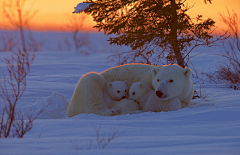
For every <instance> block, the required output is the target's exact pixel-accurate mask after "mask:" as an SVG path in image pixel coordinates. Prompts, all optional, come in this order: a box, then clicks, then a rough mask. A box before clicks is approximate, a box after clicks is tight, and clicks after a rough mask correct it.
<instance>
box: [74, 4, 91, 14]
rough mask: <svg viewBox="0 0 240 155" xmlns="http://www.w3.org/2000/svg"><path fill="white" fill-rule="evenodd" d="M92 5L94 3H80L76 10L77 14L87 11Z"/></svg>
mask: <svg viewBox="0 0 240 155" xmlns="http://www.w3.org/2000/svg"><path fill="white" fill-rule="evenodd" d="M90 4H92V3H79V4H78V5H77V6H76V9H75V11H74V12H75V13H80V12H82V11H84V10H85V9H87V8H88V7H89V5H90Z"/></svg>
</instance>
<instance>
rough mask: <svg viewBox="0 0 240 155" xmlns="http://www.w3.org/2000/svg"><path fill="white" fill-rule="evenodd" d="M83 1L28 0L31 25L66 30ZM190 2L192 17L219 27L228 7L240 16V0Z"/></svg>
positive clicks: (88, 24)
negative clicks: (206, 2)
mask: <svg viewBox="0 0 240 155" xmlns="http://www.w3.org/2000/svg"><path fill="white" fill-rule="evenodd" d="M80 2H82V0H27V2H26V9H28V8H32V10H38V13H37V14H36V16H35V17H34V18H33V19H32V20H31V21H30V23H29V27H30V29H31V30H34V31H64V30H67V27H66V25H67V23H68V21H69V19H70V18H71V16H73V14H72V11H73V10H74V7H75V6H76V5H77V4H78V3H80ZM187 2H188V4H189V5H190V6H192V5H193V4H195V5H194V7H193V8H192V9H191V10H190V11H189V14H190V15H191V17H196V15H198V14H202V15H203V19H206V18H208V17H210V18H212V19H213V20H215V21H216V25H217V27H218V28H219V29H223V28H225V26H224V24H223V23H222V22H221V21H220V16H219V13H224V14H226V12H227V11H226V8H228V9H229V10H230V11H232V10H234V11H235V12H236V13H237V14H238V17H239V18H240V9H239V8H240V0H213V3H212V4H209V3H208V4H205V3H204V0H187ZM1 15H2V13H1V14H0V29H5V30H6V29H11V28H12V27H11V25H9V24H8V22H7V21H6V20H5V19H4V18H3V17H2V16H1ZM93 25H94V22H93V21H92V18H91V16H88V17H87V19H86V20H85V23H84V27H83V29H84V30H85V31H88V32H91V31H95V32H96V29H93V28H92V27H93Z"/></svg>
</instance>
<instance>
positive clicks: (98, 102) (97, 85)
mask: <svg viewBox="0 0 240 155" xmlns="http://www.w3.org/2000/svg"><path fill="white" fill-rule="evenodd" d="M169 66H174V65H169ZM175 66H177V65H175ZM164 68H168V65H167V66H161V67H158V66H151V65H147V64H126V65H121V66H117V67H113V68H110V69H108V70H105V71H103V72H101V73H96V72H89V73H87V74H85V75H83V76H82V77H81V78H80V80H79V81H78V83H77V86H76V88H75V90H74V93H73V96H72V99H71V102H70V104H69V105H68V110H67V115H68V117H73V116H75V115H78V114H80V113H94V114H98V115H105V116H112V115H117V114H118V113H119V112H118V111H119V110H118V109H114V108H107V107H106V106H105V104H104V100H103V95H102V90H103V88H104V87H105V86H106V85H107V82H113V81H128V87H130V86H131V85H132V84H133V83H134V82H144V83H146V84H147V85H149V86H150V87H151V88H152V89H153V88H154V89H155V88H156V90H158V88H159V91H160V92H161V89H162V88H161V87H158V86H154V87H153V85H152V84H155V83H154V81H155V80H157V79H156V78H158V76H159V75H160V74H159V73H160V72H163V70H165V71H167V72H168V69H164ZM178 68H179V69H181V70H182V72H183V75H185V76H186V75H188V78H186V80H189V81H190V80H191V78H190V76H189V75H191V73H190V72H188V70H185V69H183V68H181V67H179V66H178ZM162 69H163V70H162ZM184 70H185V71H186V72H184ZM189 71H190V69H189ZM172 72H174V69H173V70H172ZM163 74H164V75H165V73H163ZM175 78H176V77H175ZM173 80H174V79H173ZM156 84H157V83H156ZM187 84H189V85H191V82H187ZM157 85H158V84H157ZM181 85H182V84H181ZM182 86H183V85H182ZM186 89H189V90H186ZM156 90H155V91H156ZM162 93H163V92H162ZM165 93H166V92H164V94H165ZM158 94H159V96H158V97H159V98H161V97H162V96H160V93H159V92H158ZM192 95H193V86H192V85H191V86H184V88H183V89H182V92H180V95H179V97H178V98H179V99H180V101H181V102H182V103H183V104H185V105H186V106H188V104H189V102H190V100H191V97H192ZM164 96H165V95H164ZM164 96H163V97H164Z"/></svg>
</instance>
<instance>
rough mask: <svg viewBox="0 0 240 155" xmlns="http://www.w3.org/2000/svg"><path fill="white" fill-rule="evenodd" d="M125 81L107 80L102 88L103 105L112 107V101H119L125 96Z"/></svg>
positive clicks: (126, 87)
mask: <svg viewBox="0 0 240 155" xmlns="http://www.w3.org/2000/svg"><path fill="white" fill-rule="evenodd" d="M127 90H128V86H127V81H113V82H108V83H107V86H106V87H104V88H103V100H104V103H105V105H106V106H107V107H108V108H110V107H112V105H111V104H112V103H113V101H120V100H122V99H125V98H127Z"/></svg>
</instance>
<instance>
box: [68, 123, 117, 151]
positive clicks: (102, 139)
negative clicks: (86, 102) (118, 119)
mask: <svg viewBox="0 0 240 155" xmlns="http://www.w3.org/2000/svg"><path fill="white" fill-rule="evenodd" d="M94 129H95V133H96V143H97V146H98V149H105V148H106V147H107V146H108V145H109V144H110V142H111V141H113V140H114V139H116V138H117V137H118V134H119V128H118V129H113V130H111V131H112V132H110V133H109V134H108V135H102V134H101V133H100V131H101V125H100V126H99V127H98V128H96V127H95V126H94ZM70 142H71V143H72V144H73V148H74V149H75V150H89V149H91V148H92V143H93V141H92V140H89V142H88V143H87V146H86V147H83V146H81V145H80V144H79V140H77V139H75V140H71V141H70Z"/></svg>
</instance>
